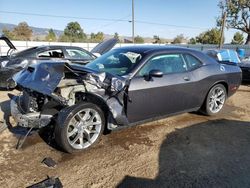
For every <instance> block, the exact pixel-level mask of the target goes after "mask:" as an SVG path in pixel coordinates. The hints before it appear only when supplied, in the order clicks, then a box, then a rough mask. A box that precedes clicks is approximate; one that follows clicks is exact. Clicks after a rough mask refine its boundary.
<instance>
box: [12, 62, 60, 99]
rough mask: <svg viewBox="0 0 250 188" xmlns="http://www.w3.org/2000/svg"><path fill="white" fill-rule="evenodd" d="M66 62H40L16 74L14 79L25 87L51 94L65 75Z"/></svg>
mask: <svg viewBox="0 0 250 188" xmlns="http://www.w3.org/2000/svg"><path fill="white" fill-rule="evenodd" d="M63 73H64V63H61V62H48V63H38V64H36V65H32V66H29V67H28V68H27V69H23V70H22V71H20V72H18V73H17V74H16V75H14V77H13V80H14V81H15V82H16V83H17V84H18V85H19V86H22V87H24V88H28V89H32V90H34V91H37V92H40V93H44V94H47V95H50V94H51V93H52V92H53V91H54V90H55V88H56V87H57V85H58V83H59V82H60V80H61V79H62V78H63V76H64V74H63Z"/></svg>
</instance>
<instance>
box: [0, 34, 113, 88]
mask: <svg viewBox="0 0 250 188" xmlns="http://www.w3.org/2000/svg"><path fill="white" fill-rule="evenodd" d="M0 40H4V41H5V42H6V44H7V45H8V46H9V48H10V49H9V51H8V53H7V56H2V57H1V58H0V87H1V88H6V87H8V86H9V87H11V85H8V80H10V78H11V77H12V76H13V75H14V74H15V73H17V72H18V71H20V70H21V69H23V68H25V67H27V66H28V65H30V64H34V63H37V62H39V61H41V60H55V61H58V60H63V61H65V60H68V61H71V62H72V63H78V64H86V63H88V62H91V61H93V60H94V59H96V57H97V56H98V55H101V54H103V53H106V52H107V51H109V50H110V49H111V48H112V47H113V46H114V45H115V44H116V43H117V39H110V40H107V41H104V42H102V43H100V44H99V45H97V46H96V47H95V48H94V49H93V50H91V52H89V51H87V50H84V49H83V48H80V47H77V46H59V45H57V46H36V47H32V48H28V49H26V50H23V51H20V52H17V51H16V48H15V46H14V45H13V44H12V43H11V41H10V40H9V39H8V38H7V37H0ZM10 83H11V82H10Z"/></svg>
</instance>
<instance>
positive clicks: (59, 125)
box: [55, 103, 105, 153]
mask: <svg viewBox="0 0 250 188" xmlns="http://www.w3.org/2000/svg"><path fill="white" fill-rule="evenodd" d="M84 108H92V109H94V110H96V111H97V112H98V113H99V115H100V117H101V120H102V124H101V132H100V134H99V136H98V138H97V139H96V141H95V142H94V143H93V144H91V145H90V146H89V147H88V148H90V147H92V146H93V145H95V144H96V143H98V142H99V140H100V137H101V135H102V134H103V130H104V126H105V117H104V113H103V111H102V110H101V109H100V108H99V107H98V106H97V105H95V104H93V103H79V104H76V105H73V106H70V107H67V108H64V109H63V110H61V111H60V112H59V114H58V118H57V122H56V127H55V140H56V143H57V144H58V145H59V146H60V147H61V148H62V149H63V150H64V151H66V152H68V153H74V152H79V151H83V150H86V149H88V148H85V149H79V150H78V149H75V148H73V147H72V146H71V145H70V143H69V142H68V139H67V130H68V126H69V122H70V120H71V119H72V117H73V116H74V115H75V114H76V113H77V112H79V111H80V110H82V109H84Z"/></svg>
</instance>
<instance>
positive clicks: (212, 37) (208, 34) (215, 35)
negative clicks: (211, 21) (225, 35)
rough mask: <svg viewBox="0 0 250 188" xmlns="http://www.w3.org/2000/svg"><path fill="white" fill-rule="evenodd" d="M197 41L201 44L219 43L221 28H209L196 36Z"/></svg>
mask: <svg viewBox="0 0 250 188" xmlns="http://www.w3.org/2000/svg"><path fill="white" fill-rule="evenodd" d="M196 42H197V43H201V44H219V43H220V30H219V29H217V28H212V29H210V30H207V31H205V32H203V33H201V34H199V36H197V37H196Z"/></svg>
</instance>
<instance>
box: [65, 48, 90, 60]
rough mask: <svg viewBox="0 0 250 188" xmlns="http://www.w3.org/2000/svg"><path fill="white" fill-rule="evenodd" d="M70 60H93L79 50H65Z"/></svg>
mask: <svg viewBox="0 0 250 188" xmlns="http://www.w3.org/2000/svg"><path fill="white" fill-rule="evenodd" d="M66 51H67V53H68V54H69V57H70V59H93V57H92V56H90V55H89V54H88V53H87V52H85V51H83V50H79V49H66Z"/></svg>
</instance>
